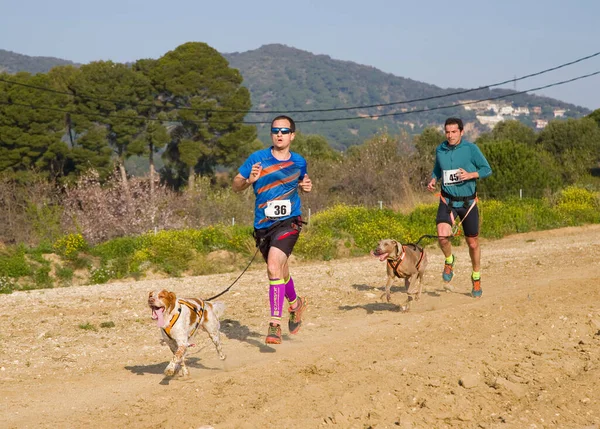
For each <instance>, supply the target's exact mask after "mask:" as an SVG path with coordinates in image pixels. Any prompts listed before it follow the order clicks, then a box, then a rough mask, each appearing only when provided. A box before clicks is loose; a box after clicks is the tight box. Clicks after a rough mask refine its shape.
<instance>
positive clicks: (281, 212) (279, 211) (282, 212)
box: [273, 205, 287, 216]
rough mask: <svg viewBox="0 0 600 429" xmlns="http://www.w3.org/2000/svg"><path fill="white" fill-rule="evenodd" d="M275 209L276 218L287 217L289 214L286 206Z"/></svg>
mask: <svg viewBox="0 0 600 429" xmlns="http://www.w3.org/2000/svg"><path fill="white" fill-rule="evenodd" d="M273 208H274V209H275V215H276V216H285V215H286V214H287V208H286V206H285V205H282V206H275V207H273Z"/></svg>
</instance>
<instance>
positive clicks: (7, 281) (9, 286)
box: [0, 276, 16, 294]
mask: <svg viewBox="0 0 600 429" xmlns="http://www.w3.org/2000/svg"><path fill="white" fill-rule="evenodd" d="M15 289H16V285H15V283H14V281H13V279H11V278H10V277H5V276H0V294H9V293H13V291H14V290H15Z"/></svg>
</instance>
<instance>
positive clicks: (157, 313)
mask: <svg viewBox="0 0 600 429" xmlns="http://www.w3.org/2000/svg"><path fill="white" fill-rule="evenodd" d="M163 310H164V309H163V308H157V309H155V310H152V318H153V319H155V320H156V326H158V327H159V328H162V326H163V325H164V324H165V320H164V319H163Z"/></svg>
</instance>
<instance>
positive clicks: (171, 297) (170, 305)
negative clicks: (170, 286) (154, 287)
mask: <svg viewBox="0 0 600 429" xmlns="http://www.w3.org/2000/svg"><path fill="white" fill-rule="evenodd" d="M165 292H167V302H166V304H167V311H168V312H169V313H170V312H171V311H173V309H174V308H175V303H176V302H177V296H176V295H175V293H174V292H169V291H165Z"/></svg>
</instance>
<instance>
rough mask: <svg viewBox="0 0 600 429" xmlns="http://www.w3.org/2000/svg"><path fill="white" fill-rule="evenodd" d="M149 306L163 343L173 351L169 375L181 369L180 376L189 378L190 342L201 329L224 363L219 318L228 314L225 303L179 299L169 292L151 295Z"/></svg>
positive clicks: (157, 292)
mask: <svg viewBox="0 0 600 429" xmlns="http://www.w3.org/2000/svg"><path fill="white" fill-rule="evenodd" d="M148 306H149V307H150V309H151V310H152V319H154V320H156V324H157V326H158V327H159V328H160V331H161V333H162V338H163V340H164V341H165V342H166V343H167V344H168V346H169V348H170V349H171V351H172V352H173V358H172V359H171V362H170V363H169V365H168V366H167V367H166V368H165V371H164V373H165V375H166V376H173V375H175V374H177V372H179V370H180V369H181V375H182V376H187V375H189V371H188V369H187V367H186V366H185V354H186V352H187V349H188V347H190V346H191V344H190V343H189V341H190V340H191V338H192V337H193V336H194V334H195V333H196V331H197V330H198V328H202V329H203V330H204V331H206V332H207V333H208V336H209V337H210V339H211V340H212V342H213V343H214V345H215V347H216V348H217V352H218V353H219V357H220V358H221V359H222V360H223V359H225V355H224V354H223V350H222V348H221V339H220V332H219V329H220V327H221V325H220V323H219V317H220V316H221V315H222V314H223V312H224V311H225V303H223V302H221V301H217V302H210V301H204V300H202V299H199V298H177V296H175V294H174V293H173V292H169V291H168V290H165V289H163V290H157V291H153V292H150V293H149V294H148Z"/></svg>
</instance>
